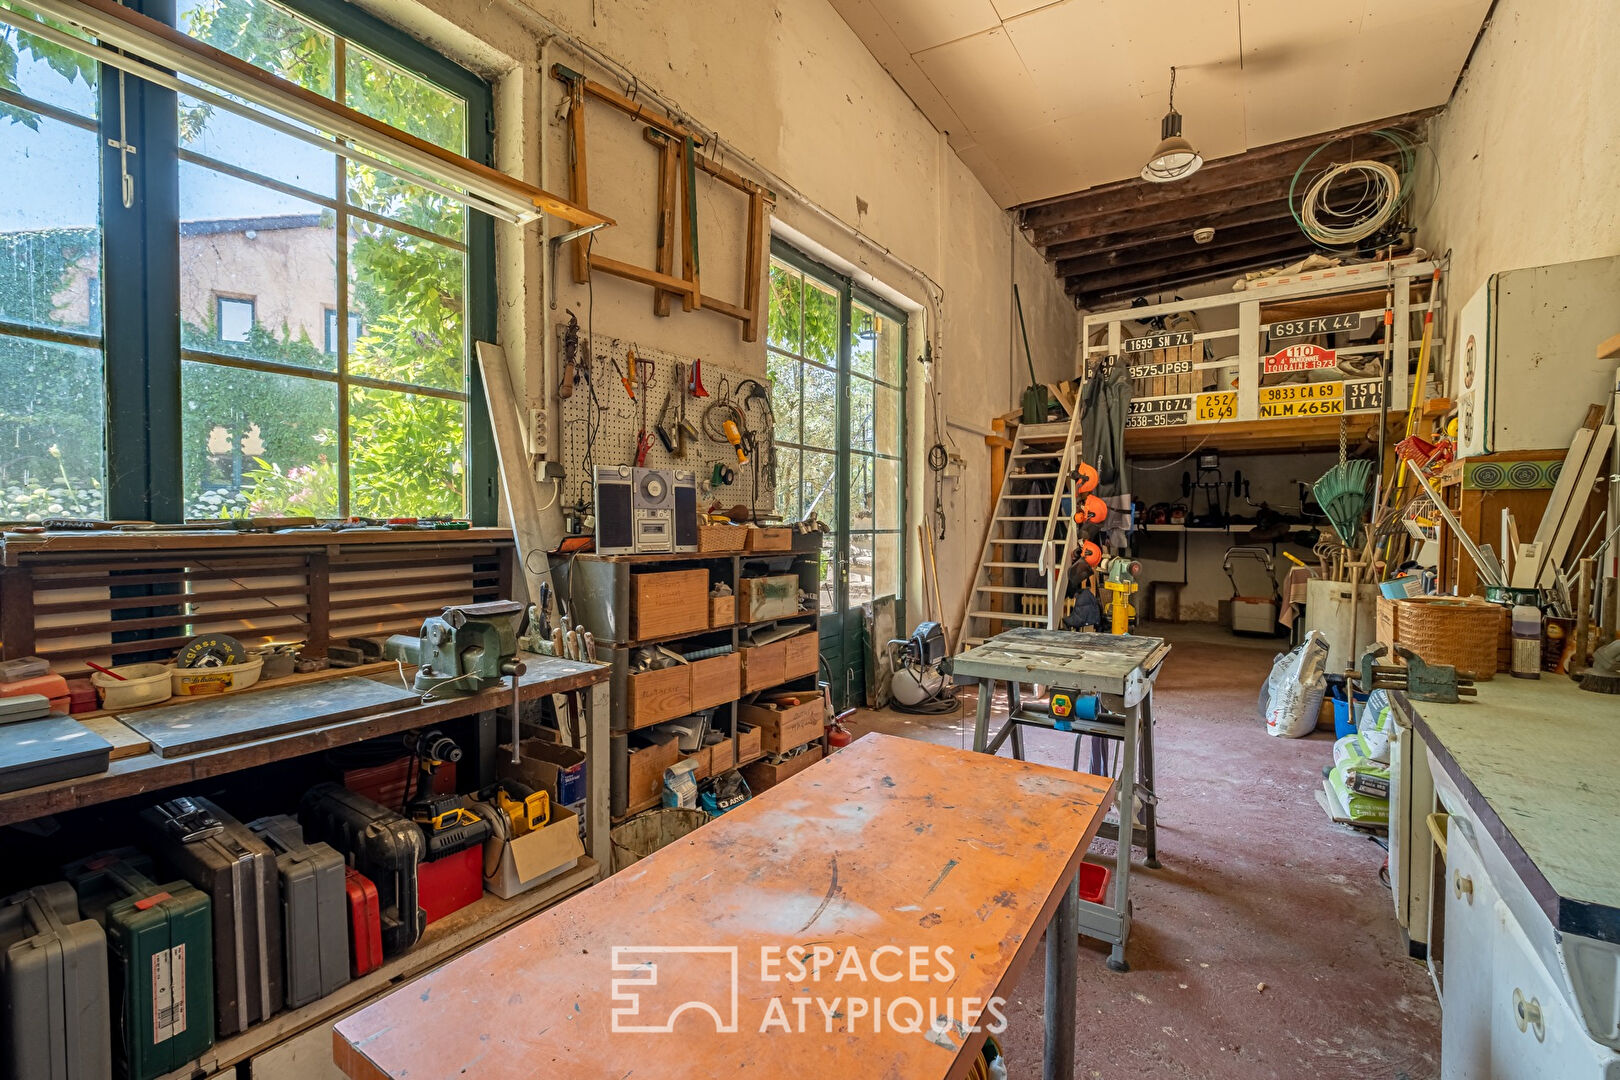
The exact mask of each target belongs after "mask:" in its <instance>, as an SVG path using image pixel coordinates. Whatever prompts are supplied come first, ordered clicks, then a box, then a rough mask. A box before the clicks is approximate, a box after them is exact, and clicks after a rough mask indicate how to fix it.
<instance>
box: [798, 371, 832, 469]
mask: <svg viewBox="0 0 1620 1080" xmlns="http://www.w3.org/2000/svg"><path fill="white" fill-rule="evenodd" d="M804 442H805V445H806V446H820V447H823V448H825V449H827V450H832V449H834V448H835V447H837V446H838V373H837V372H834V371H829V370H827V369H826V368H820V367H816V366H815V365H814V364H806V365H804Z"/></svg>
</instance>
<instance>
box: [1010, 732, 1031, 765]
mask: <svg viewBox="0 0 1620 1080" xmlns="http://www.w3.org/2000/svg"><path fill="white" fill-rule="evenodd" d="M1012 744H1013V757H1015V758H1017V759H1018V760H1019V761H1025V760H1028V759H1026V758H1025V757H1024V725H1023V724H1018V723H1014V724H1013V729H1012Z"/></svg>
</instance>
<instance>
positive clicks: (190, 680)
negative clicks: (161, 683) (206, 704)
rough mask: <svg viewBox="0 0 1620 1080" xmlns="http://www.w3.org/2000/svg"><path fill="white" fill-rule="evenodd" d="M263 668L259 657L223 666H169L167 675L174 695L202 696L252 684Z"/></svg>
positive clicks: (257, 678)
mask: <svg viewBox="0 0 1620 1080" xmlns="http://www.w3.org/2000/svg"><path fill="white" fill-rule="evenodd" d="M263 669H264V660H263V658H259V659H255V660H249V661H248V662H247V663H245V664H226V665H225V666H224V667H197V668H182V667H176V668H170V669H169V677H170V678H171V679H173V680H174V696H175V697H203V696H205V695H207V694H223V693H224V692H225V691H227V690H242V689H244V688H246V687H249V686H252V685H253V684H254V683H256V682H258V681H259V672H260V671H262V670H263Z"/></svg>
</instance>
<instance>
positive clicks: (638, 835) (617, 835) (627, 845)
mask: <svg viewBox="0 0 1620 1080" xmlns="http://www.w3.org/2000/svg"><path fill="white" fill-rule="evenodd" d="M708 821H709V815H708V814H705V813H704V812H703V811H701V810H689V809H686V808H684V807H665V808H664V809H661V810H649V811H647V812H646V813H645V814H637V815H636V816H635V817H633V818H631V819H630V820H629V821H627V822H625V823H624V824H623V825H620V826H619V827H618V828H617V829H614V830H613V831H612V832H611V833H609V834H608V835H609V836H610V837H611V838H612V840H613V872H614V873H615V874H616V873H618V872H619V871H620V870H623V869H624V868H625V867H627V866H629V865H631V864H632V863H637V862H640V861H641V860H642V859H645V858H646V857H647V856H649V855H651V854H652V853H653V852H655V851H657V850H658V849H659V848H662V847H668V846H669V845H670V844H673V843H674V842H675V841H677V840H679V839H680V838H681V837H683V836H686V835H688V834H690V833H693V832H696V831H697V829H698V828H699V827H700V826H703V825H706V824H708Z"/></svg>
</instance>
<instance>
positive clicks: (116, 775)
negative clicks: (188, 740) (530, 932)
mask: <svg viewBox="0 0 1620 1080" xmlns="http://www.w3.org/2000/svg"><path fill="white" fill-rule="evenodd" d="M519 659H520V660H521V661H522V662H523V664H524V665H525V671H524V674H523V675H521V676H520V677H519V682H518V687H519V695H520V697H521V699H522V700H524V701H533V700H537V699H539V698H541V697H544V696H545V695H547V694H558V693H567V692H580V696H581V697H582V698H583V704H584V720H583V724H582V726H583V729H584V731H583V734H584V736H585V745H586V748H587V750H588V751H590V753H589V756H588V758H587V760H588V762H589V764H588V765H587V769H588V770H589V775H588V780H587V788H588V792H589V794H588V801H587V807H586V826H587V833H588V838H589V843H590V847H589V853H588V854H587V855H586V856H583V857H581V858H580V859H579V860H578V862H577V863H576V865H575V866H573V867H572V868H570V869H568V870H566V871H564V872H563V873H562V874H560V875H559V876H558V877H557V878H555V879H553V880H552V881H549V882H547V883H545V884H544V885H542V886H540V887H539V888H537V889H535V890H533V891H531V892H528V893H523V894H520V895H519V896H518V897H517V898H515V899H513V900H502V899H499V898H497V897H495V896H493V895H490V894H485V896H484V897H483V898H482V899H481V900H478V901H476V902H475V903H473V904H472V905H470V906H469V907H466V908H464V909H462V910H461V911H458V912H456V913H454V914H452V915H450V916H449V917H447V918H445V919H443V920H441V921H440V922H438V923H434V924H433V925H432V926H430V927H428V930H427V933H426V934H424V935H423V938H422V940H421V941H420V942H418V943H417V945H416V946H415V947H414V948H413V949H411V950H410V951H409V952H406V953H404V954H402V955H401V956H398V957H395V958H393V959H391V960H389V961H388V962H387V963H385V964H384V965H383V966H382V967H380V968H378V969H377V970H375V971H373V972H371V973H370V974H369V975H366V976H364V977H362V978H360V979H356V980H354V981H352V982H350V983H347V984H346V985H344V986H343V987H342V988H340V989H339V990H338V991H336V992H335V993H332V994H330V995H327V996H326V997H322V998H319V999H317V1000H316V1001H314V1002H312V1003H310V1004H309V1005H306V1006H304V1007H302V1008H299V1009H293V1010H289V1011H284V1012H281V1013H278V1014H276V1015H275V1016H272V1017H271V1018H269V1019H268V1020H266V1021H264V1022H263V1023H260V1024H256V1025H254V1026H253V1027H250V1028H248V1029H247V1030H246V1031H243V1032H242V1033H240V1034H238V1035H235V1036H232V1037H230V1038H227V1039H221V1040H220V1041H218V1042H217V1043H215V1044H214V1045H213V1046H212V1047H211V1048H210V1049H209V1050H208V1052H207V1053H206V1055H205V1056H204V1057H203V1058H202V1059H200V1060H199V1061H196V1062H193V1063H191V1064H189V1065H187V1066H186V1067H185V1068H184V1069H181V1070H179V1071H178V1072H177V1073H175V1074H173V1075H172V1076H171V1077H165V1078H164V1080H178V1078H179V1077H185V1078H187V1080H191V1078H194V1077H201V1076H211V1075H215V1074H223V1075H231V1073H230V1071H229V1070H230V1068H231V1066H233V1065H235V1064H237V1063H239V1062H242V1061H247V1060H250V1059H255V1060H256V1059H257V1058H258V1057H259V1056H260V1055H262V1054H264V1053H266V1052H267V1051H268V1052H272V1053H273V1052H275V1051H276V1050H277V1049H279V1047H280V1046H281V1044H283V1043H284V1042H285V1041H286V1040H288V1039H290V1038H293V1037H295V1036H297V1035H299V1034H300V1033H301V1032H307V1031H310V1030H312V1029H318V1028H319V1025H321V1024H323V1023H324V1024H327V1025H330V1023H331V1022H332V1020H333V1019H334V1018H335V1017H337V1016H339V1015H341V1014H342V1013H343V1012H345V1011H346V1010H349V1009H353V1008H355V1007H357V1006H358V1005H360V1004H362V1003H363V1002H365V1001H366V1000H368V999H369V998H371V997H374V996H375V995H377V994H378V993H381V992H382V991H383V990H384V989H386V988H387V987H389V986H392V985H394V984H395V983H397V982H398V981H399V980H400V979H402V978H409V977H412V976H414V975H416V974H418V973H420V972H422V971H424V970H426V969H428V968H429V967H432V966H434V965H435V964H438V963H442V962H443V961H444V960H446V959H448V958H449V957H451V956H454V955H455V954H456V953H457V952H459V951H462V950H464V949H466V948H467V947H469V946H471V945H473V944H475V943H476V942H478V941H481V940H484V939H485V938H487V937H489V936H490V935H491V934H494V933H496V932H497V931H499V930H501V929H503V928H505V927H506V926H509V925H511V924H512V923H513V922H515V921H517V920H519V919H521V918H523V917H525V916H527V915H530V914H532V913H533V912H535V911H537V910H539V909H540V908H541V907H543V906H545V905H546V904H549V903H554V902H556V901H557V900H559V899H561V898H562V897H564V896H567V895H569V894H571V893H574V892H577V891H579V890H581V889H583V888H585V887H586V886H589V885H590V884H592V883H593V882H595V881H596V879H597V877H598V876H599V867H601V866H607V865H610V860H611V854H610V851H611V849H610V838H609V835H608V834H609V818H608V805H607V795H606V793H607V790H608V759H607V755H606V754H605V753H597V752H594V751H595V750H596V748H597V747H605V746H606V745H607V741H608V704H607V682H608V677H609V669H608V668H607V666H606V665H602V664H586V663H579V662H576V661H572V660H565V659H562V658H560V657H551V656H535V655H531V654H527V653H520V654H519ZM412 670H413V669H412V668H410V667H406V668H405V669H404V671H403V677H404V678H405V679H406V681H407V682H408V681H409V680H410V677H411V672H412ZM322 674H325V673H322ZM370 677H372V678H375V679H378V680H386V681H389V682H392V683H394V684H395V685H396V686H397V685H398V682H399V680H400V678H401V677H402V673H401V671H400V670H399V669H398V668H396V667H395V666H394V665H392V664H390V665H389V667H388V669H387V671H386V672H379V673H376V674H374V675H372V676H370ZM299 678H300V677H299V676H293V677H292V678H291V679H286V680H278V683H279V684H287V683H295V682H297V681H298V680H299ZM503 683H504V685H502V686H497V687H492V688H490V689H488V690H485V691H482V692H480V693H477V694H464V695H446V696H444V697H442V698H438V699H435V700H432V701H429V702H427V703H420V702H418V703H413V704H410V705H408V706H406V707H402V708H392V709H388V710H386V711H382V712H376V713H371V714H369V715H366V716H361V717H358V718H354V719H347V720H342V721H338V722H335V723H329V724H316V725H314V726H311V727H307V728H303V729H301V730H298V731H294V732H290V733H287V734H284V735H279V736H275V737H272V738H266V739H259V740H255V741H251V742H244V743H239V744H236V745H233V746H229V747H224V748H221V749H217V750H211V751H207V752H203V753H197V754H188V755H185V756H180V757H161V756H159V754H157V753H156V752H153V751H146V752H140V753H136V754H134V755H133V756H128V757H122V758H118V759H116V760H114V761H113V762H112V764H111V767H110V768H109V769H108V770H107V771H106V772H103V773H97V774H94V775H91V776H83V777H79V778H78V779H75V780H64V781H60V782H57V783H52V784H43V785H40V786H38V787H32V788H24V789H22V790H19V791H13V792H7V793H4V794H0V825H10V824H16V823H19V822H25V821H30V820H33V819H38V818H44V817H47V816H49V815H53V814H60V813H63V812H66V811H70V810H76V809H80V808H82V807H88V806H96V805H98V804H102V803H107V802H111V801H113V800H116V799H122V798H127V797H130V796H135V795H141V796H145V797H147V798H148V799H149V800H150V801H154V802H155V801H157V800H158V799H159V798H161V797H163V796H162V794H161V793H162V792H163V791H164V790H165V789H172V788H175V787H177V786H179V785H185V784H189V783H192V782H194V781H198V780H204V779H207V778H210V777H218V776H223V775H227V774H231V773H238V772H241V771H243V770H245V769H251V768H254V767H257V766H260V765H266V764H269V763H271V762H276V761H284V760H287V759H290V758H296V757H301V756H303V755H306V754H315V753H319V752H322V751H325V750H330V749H334V748H336V747H340V746H348V745H352V744H354V743H358V742H362V741H364V740H367V739H372V738H377V737H378V736H387V735H397V734H399V733H401V732H404V731H409V730H412V729H415V728H422V727H429V726H433V725H437V724H443V723H445V722H447V721H451V720H456V719H459V718H463V717H475V718H476V720H475V725H476V726H475V729H474V730H475V734H476V740H475V742H476V744H475V746H474V747H472V748H471V749H470V751H469V753H468V757H467V759H465V760H464V762H463V765H464V766H465V767H468V768H470V770H471V773H472V774H473V776H472V780H473V782H472V783H469V784H466V785H464V786H476V784H480V783H485V782H492V781H493V780H494V779H495V755H496V753H497V747H498V746H499V743H500V742H501V741H503V740H509V739H510V733H509V730H508V727H507V725H508V723H509V715H510V713H509V711H508V710H509V707H510V705H511V701H512V689H511V685H510V682H509V680H503ZM255 692H261V693H262V692H263V691H259V690H258V688H256V687H255V688H248V689H245V690H241V691H236V692H233V693H230V694H227V695H225V696H224V697H223V698H221V699H202V700H198V701H196V702H194V703H192V704H191V705H189V706H188V707H194V708H196V709H198V710H199V711H206V710H208V708H209V706H210V704H211V702H212V701H214V700H229V701H232V702H238V701H244V700H251V699H252V695H253V694H254V693H255ZM159 707H160V708H162V707H166V706H159ZM105 719H107V720H110V719H111V718H110V717H108V718H105ZM98 730H105V729H104V728H101V727H98ZM130 734H131V735H132V736H133V733H132V732H131V733H130ZM288 797H289V799H291V800H292V802H291V803H290V804H289V809H291V808H292V807H293V806H294V805H295V804H296V792H292V793H289V795H288ZM0 843H3V841H0ZM258 1071H259V1070H258V1069H255V1072H256V1073H257V1072H258ZM266 1075H282V1074H281V1073H274V1072H273V1071H272V1070H267V1071H266Z"/></svg>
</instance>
